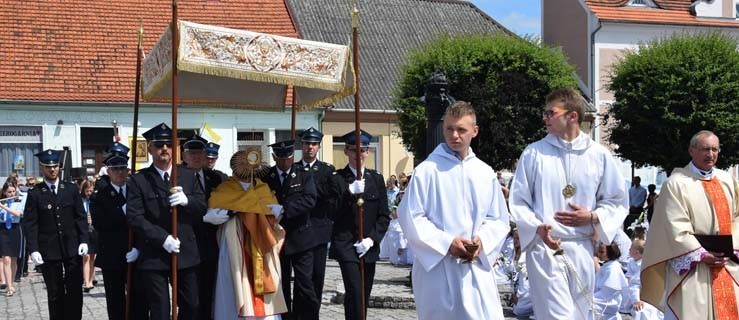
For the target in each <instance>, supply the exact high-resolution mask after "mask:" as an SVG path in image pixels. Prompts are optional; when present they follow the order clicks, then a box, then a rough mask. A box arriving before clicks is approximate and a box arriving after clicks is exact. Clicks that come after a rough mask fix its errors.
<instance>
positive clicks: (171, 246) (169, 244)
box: [162, 235, 180, 253]
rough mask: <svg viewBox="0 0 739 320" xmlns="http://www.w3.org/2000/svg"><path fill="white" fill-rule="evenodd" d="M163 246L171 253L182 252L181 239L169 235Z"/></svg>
mask: <svg viewBox="0 0 739 320" xmlns="http://www.w3.org/2000/svg"><path fill="white" fill-rule="evenodd" d="M162 248H164V250H167V252H169V253H172V252H174V253H180V240H177V239H175V238H173V237H172V236H171V235H169V236H167V239H165V240H164V244H162Z"/></svg>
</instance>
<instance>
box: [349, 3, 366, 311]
mask: <svg viewBox="0 0 739 320" xmlns="http://www.w3.org/2000/svg"><path fill="white" fill-rule="evenodd" d="M352 46H353V48H352V54H353V60H354V81H355V84H356V85H355V87H356V90H355V91H354V129H355V131H356V132H355V133H356V143H355V146H356V151H355V153H354V154H355V155H356V159H355V160H356V162H355V163H356V167H355V168H356V169H357V180H362V160H361V159H360V157H361V150H362V132H361V124H360V122H361V119H360V116H359V9H358V8H357V0H354V3H353V8H352ZM350 161H351V159H350ZM363 204H364V200H363V199H362V194H358V195H357V222H358V224H359V225H358V226H357V229H358V230H357V234H358V238H359V239H358V240H359V241H362V239H364V219H363V216H364V207H363V206H362V205H363ZM359 274H360V277H361V282H360V288H361V289H360V291H361V297H362V319H367V312H366V310H367V309H366V303H365V298H366V297H365V292H364V283H365V278H364V257H360V258H359Z"/></svg>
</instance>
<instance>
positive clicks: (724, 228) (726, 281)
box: [701, 178, 739, 320]
mask: <svg viewBox="0 0 739 320" xmlns="http://www.w3.org/2000/svg"><path fill="white" fill-rule="evenodd" d="M701 182H702V183H703V189H705V190H706V194H707V195H708V197H709V198H710V199H711V202H712V203H713V207H714V209H715V210H716V219H717V220H718V224H719V227H718V232H719V234H720V235H729V234H731V210H730V209H729V202H728V200H726V195H725V194H724V190H723V189H722V188H721V183H720V182H719V181H718V179H716V178H713V179H711V180H703V181H701ZM711 281H712V283H711V288H712V291H713V300H714V304H713V305H714V308H715V310H714V312H715V313H716V319H722V320H723V319H737V318H738V316H737V315H739V309H738V308H737V305H736V296H735V295H734V280H733V279H732V278H731V276H730V275H729V272H728V271H727V270H726V268H724V267H717V268H711Z"/></svg>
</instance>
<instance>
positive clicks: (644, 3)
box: [627, 0, 655, 8]
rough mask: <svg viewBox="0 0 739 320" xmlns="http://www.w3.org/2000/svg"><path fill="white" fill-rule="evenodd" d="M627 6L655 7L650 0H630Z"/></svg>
mask: <svg viewBox="0 0 739 320" xmlns="http://www.w3.org/2000/svg"><path fill="white" fill-rule="evenodd" d="M627 6H632V7H650V8H654V7H655V6H654V3H653V2H652V0H631V1H630V2H629V3H628V4H627Z"/></svg>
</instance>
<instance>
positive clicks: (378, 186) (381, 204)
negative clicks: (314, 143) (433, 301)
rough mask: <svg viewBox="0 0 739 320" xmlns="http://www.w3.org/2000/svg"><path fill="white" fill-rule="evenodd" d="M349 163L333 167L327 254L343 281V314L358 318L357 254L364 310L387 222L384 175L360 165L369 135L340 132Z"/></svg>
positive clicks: (353, 318) (359, 304) (348, 319)
mask: <svg viewBox="0 0 739 320" xmlns="http://www.w3.org/2000/svg"><path fill="white" fill-rule="evenodd" d="M343 139H344V142H345V147H344V154H346V156H347V158H348V160H349V164H348V165H347V166H346V167H344V168H343V169H339V170H337V171H336V174H337V175H338V176H339V179H338V180H339V182H340V186H339V190H340V192H341V194H340V195H339V200H338V203H337V211H336V218H335V220H334V226H333V234H332V236H331V250H330V252H329V257H330V258H332V259H336V260H337V261H338V262H339V268H340V269H341V277H342V279H343V281H344V289H345V290H346V294H345V296H344V317H345V318H346V319H347V320H355V319H362V313H363V310H362V291H361V290H362V288H361V274H360V269H359V263H360V258H364V275H365V277H364V298H365V300H364V306H365V309H364V312H365V313H366V311H367V301H369V297H370V293H371V291H372V282H373V280H374V278H375V262H377V260H379V258H380V241H381V240H382V238H383V237H384V236H385V231H387V227H388V225H389V224H390V212H389V210H388V205H387V203H388V200H387V190H386V189H385V178H383V177H382V175H381V174H380V173H378V172H377V171H375V170H372V169H367V168H364V164H365V160H366V159H367V157H368V156H369V155H370V151H369V143H370V140H371V139H372V136H371V135H369V134H368V133H367V132H365V131H364V130H362V131H361V141H360V143H359V144H357V139H356V131H352V132H350V133H347V134H346V135H344V136H343ZM357 157H359V159H360V162H361V170H362V180H357V178H356V172H357V169H356V168H355V167H356V159H357ZM360 194H361V197H362V199H363V205H362V208H363V210H364V211H363V215H362V217H363V226H362V231H363V238H362V239H358V238H359V234H358V230H359V229H358V227H359V219H358V218H357V197H358V195H360Z"/></svg>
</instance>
